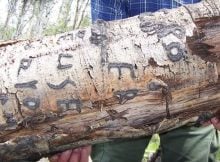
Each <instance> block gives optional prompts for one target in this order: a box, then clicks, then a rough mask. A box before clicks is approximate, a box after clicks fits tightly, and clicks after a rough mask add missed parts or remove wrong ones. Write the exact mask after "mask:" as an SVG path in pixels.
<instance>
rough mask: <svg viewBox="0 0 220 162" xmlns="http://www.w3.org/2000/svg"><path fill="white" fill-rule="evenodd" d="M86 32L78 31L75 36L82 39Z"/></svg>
mask: <svg viewBox="0 0 220 162" xmlns="http://www.w3.org/2000/svg"><path fill="white" fill-rule="evenodd" d="M85 33H86V31H85V30H79V31H78V32H77V34H76V36H77V37H79V38H81V39H83V37H84V35H85Z"/></svg>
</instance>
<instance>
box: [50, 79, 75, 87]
mask: <svg viewBox="0 0 220 162" xmlns="http://www.w3.org/2000/svg"><path fill="white" fill-rule="evenodd" d="M67 84H71V85H73V86H76V84H75V82H74V81H72V80H70V79H69V78H67V79H66V80H64V81H63V82H62V83H60V84H58V85H54V84H51V83H47V85H48V87H50V88H51V89H62V88H64V87H65V86H66V85H67Z"/></svg>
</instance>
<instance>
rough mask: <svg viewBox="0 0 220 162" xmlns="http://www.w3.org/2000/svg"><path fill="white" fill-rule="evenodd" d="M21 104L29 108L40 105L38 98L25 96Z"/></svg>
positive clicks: (32, 108)
mask: <svg viewBox="0 0 220 162" xmlns="http://www.w3.org/2000/svg"><path fill="white" fill-rule="evenodd" d="M23 105H24V106H25V107H27V108H29V109H31V110H36V109H37V108H39V106H40V99H39V98H31V97H27V98H25V99H24V100H23Z"/></svg>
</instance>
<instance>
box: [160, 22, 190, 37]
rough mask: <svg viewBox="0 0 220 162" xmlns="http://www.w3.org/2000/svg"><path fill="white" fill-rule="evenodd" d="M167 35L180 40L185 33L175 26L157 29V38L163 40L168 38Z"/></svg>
mask: <svg viewBox="0 0 220 162" xmlns="http://www.w3.org/2000/svg"><path fill="white" fill-rule="evenodd" d="M169 34H173V35H175V36H176V37H177V38H179V39H182V38H184V36H185V34H186V31H185V29H184V28H182V27H181V26H179V25H177V24H172V25H167V26H164V27H163V28H160V29H157V36H158V38H163V37H166V36H168V35H169Z"/></svg>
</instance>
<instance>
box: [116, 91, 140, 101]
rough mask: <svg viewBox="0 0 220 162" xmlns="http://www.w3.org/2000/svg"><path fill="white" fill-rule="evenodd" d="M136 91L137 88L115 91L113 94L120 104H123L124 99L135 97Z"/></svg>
mask: <svg viewBox="0 0 220 162" xmlns="http://www.w3.org/2000/svg"><path fill="white" fill-rule="evenodd" d="M137 93H138V90H137V89H130V90H127V91H117V92H115V93H114V96H116V97H117V98H118V99H119V103H120V104H124V103H125V102H126V101H128V100H132V99H133V98H135V97H136V96H137Z"/></svg>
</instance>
